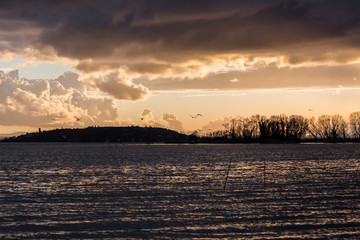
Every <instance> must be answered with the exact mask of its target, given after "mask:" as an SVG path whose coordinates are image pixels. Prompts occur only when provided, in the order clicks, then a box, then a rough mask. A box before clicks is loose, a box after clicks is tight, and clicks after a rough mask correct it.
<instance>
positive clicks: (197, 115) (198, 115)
mask: <svg viewBox="0 0 360 240" xmlns="http://www.w3.org/2000/svg"><path fill="white" fill-rule="evenodd" d="M189 116H190V117H191V118H198V117H204V116H203V115H201V114H200V113H198V114H196V115H195V116H193V115H191V114H189Z"/></svg>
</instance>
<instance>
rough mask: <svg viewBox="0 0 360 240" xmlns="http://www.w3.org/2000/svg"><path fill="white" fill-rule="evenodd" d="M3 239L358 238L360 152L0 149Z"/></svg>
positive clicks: (303, 148) (353, 148)
mask: <svg viewBox="0 0 360 240" xmlns="http://www.w3.org/2000/svg"><path fill="white" fill-rule="evenodd" d="M229 161H231V165H230V166H231V168H230V172H229V177H228V181H227V185H226V189H225V190H224V182H225V177H226V171H227V169H228V166H229ZM264 170H265V171H264ZM0 238H2V239H57V238H60V239H111V238H150V239H174V238H206V239H210V238H239V239H299V238H302V239H304V238H306V239H309V238H311V239H360V144H306V145H292V144H289V145H131V144H129V145H121V144H63V143H26V144H18V143H7V144H6V143H2V144H0Z"/></svg>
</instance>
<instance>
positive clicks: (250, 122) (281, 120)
mask: <svg viewBox="0 0 360 240" xmlns="http://www.w3.org/2000/svg"><path fill="white" fill-rule="evenodd" d="M223 126H224V129H223V130H219V131H210V132H208V133H206V134H202V135H201V140H203V141H207V140H208V141H214V140H219V141H224V140H226V141H232V142H282V141H284V142H285V141H294V142H299V141H302V140H309V141H341V140H357V141H358V140H360V111H359V112H352V113H351V114H350V116H349V120H348V121H346V120H345V119H344V117H343V116H341V115H339V114H335V115H321V116H319V117H318V118H315V117H311V118H305V117H303V116H301V115H290V116H288V115H285V114H280V115H273V116H270V117H266V116H263V115H253V116H251V117H237V118H233V119H231V120H230V122H229V123H226V124H223ZM199 135H200V134H199V132H194V133H193V136H197V137H200V136H199Z"/></svg>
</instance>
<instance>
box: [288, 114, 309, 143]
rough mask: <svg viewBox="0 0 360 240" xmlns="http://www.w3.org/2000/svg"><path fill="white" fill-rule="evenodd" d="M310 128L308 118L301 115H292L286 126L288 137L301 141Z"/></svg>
mask: <svg viewBox="0 0 360 240" xmlns="http://www.w3.org/2000/svg"><path fill="white" fill-rule="evenodd" d="M308 128H309V123H308V120H307V119H306V118H304V117H303V116H300V115H291V116H290V117H289V118H288V121H287V125H286V137H287V138H288V139H296V140H300V139H301V138H302V137H303V136H304V135H305V134H306V131H307V130H308Z"/></svg>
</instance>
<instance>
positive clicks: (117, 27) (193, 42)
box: [0, 0, 360, 59]
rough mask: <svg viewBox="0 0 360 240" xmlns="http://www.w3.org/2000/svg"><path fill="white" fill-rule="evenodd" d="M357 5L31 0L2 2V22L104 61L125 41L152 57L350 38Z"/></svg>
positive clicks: (60, 47) (71, 52)
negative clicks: (34, 29)
mask: <svg viewBox="0 0 360 240" xmlns="http://www.w3.org/2000/svg"><path fill="white" fill-rule="evenodd" d="M359 5H360V3H358V1H341V2H340V1H322V0H318V1H234V0H233V1H231V0H228V1H215V0H213V1H204V0H195V1H194V0H181V1H180V0H177V1H166V0H157V1H146V0H142V1H140V0H131V1H105V2H104V1H79V0H78V1H76V0H75V1H44V0H38V1H35V0H33V1H2V2H1V4H0V11H1V12H2V16H3V17H4V18H7V19H17V20H19V19H20V20H28V21H32V22H34V23H35V24H36V25H37V26H38V27H42V28H43V30H44V31H43V32H42V35H41V38H40V41H41V42H42V43H44V44H50V45H52V46H54V47H55V48H56V49H57V50H58V52H59V53H60V54H62V55H64V56H68V57H74V58H80V59H83V58H96V57H100V56H107V55H109V54H111V53H113V51H114V49H116V48H119V47H121V46H124V45H126V44H130V43H138V44H140V45H142V46H144V47H152V48H151V49H143V52H144V54H150V55H156V54H158V55H159V54H161V53H164V54H168V53H173V52H174V51H178V50H184V51H193V50H197V51H206V52H218V51H249V50H252V51H255V50H262V51H264V50H265V51H272V50H281V49H286V48H287V47H291V46H292V45H294V44H297V43H309V42H313V41H321V40H325V39H328V38H337V37H346V36H349V35H350V33H349V31H350V30H352V31H354V30H357V29H358V27H359V16H360V10H359V9H360V8H359ZM155 50H156V53H154V51H155ZM188 53H189V52H187V54H188ZM128 54H129V55H131V52H129V53H128Z"/></svg>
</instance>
